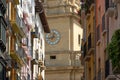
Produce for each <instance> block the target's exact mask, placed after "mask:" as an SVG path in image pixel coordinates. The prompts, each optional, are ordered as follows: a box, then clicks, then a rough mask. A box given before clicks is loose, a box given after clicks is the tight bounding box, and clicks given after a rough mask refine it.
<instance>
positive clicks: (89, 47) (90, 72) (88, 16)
mask: <svg viewBox="0 0 120 80" xmlns="http://www.w3.org/2000/svg"><path fill="white" fill-rule="evenodd" d="M86 5H87V6H88V7H87V8H85V7H84V6H86ZM94 9H95V6H94V1H91V3H90V4H89V2H88V1H85V4H82V9H81V17H85V18H84V20H83V21H82V26H84V32H83V33H84V37H83V42H82V46H83V47H82V49H83V50H82V51H83V54H82V61H83V65H84V79H85V80H93V79H94V75H95V24H94V23H95V19H94V17H95V12H94Z"/></svg>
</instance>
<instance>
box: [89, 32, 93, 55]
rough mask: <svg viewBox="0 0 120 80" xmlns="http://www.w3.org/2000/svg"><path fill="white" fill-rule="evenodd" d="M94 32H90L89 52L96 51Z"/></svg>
mask: <svg viewBox="0 0 120 80" xmlns="http://www.w3.org/2000/svg"><path fill="white" fill-rule="evenodd" d="M94 42H95V40H94V34H93V33H90V34H89V36H88V54H90V53H92V51H94Z"/></svg>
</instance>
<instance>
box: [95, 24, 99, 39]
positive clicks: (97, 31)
mask: <svg viewBox="0 0 120 80" xmlns="http://www.w3.org/2000/svg"><path fill="white" fill-rule="evenodd" d="M96 33H97V36H96V37H97V41H98V40H99V39H100V25H98V26H97V30H96Z"/></svg>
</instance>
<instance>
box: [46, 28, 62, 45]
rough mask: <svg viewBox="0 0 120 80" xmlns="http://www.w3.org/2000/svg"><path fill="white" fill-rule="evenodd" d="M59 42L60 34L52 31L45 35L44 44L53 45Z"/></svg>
mask: <svg viewBox="0 0 120 80" xmlns="http://www.w3.org/2000/svg"><path fill="white" fill-rule="evenodd" d="M59 41H60V33H59V32H58V31H57V30H55V29H52V30H51V33H48V34H46V42H47V43H48V44H51V45H55V44H57V43H58V42H59Z"/></svg>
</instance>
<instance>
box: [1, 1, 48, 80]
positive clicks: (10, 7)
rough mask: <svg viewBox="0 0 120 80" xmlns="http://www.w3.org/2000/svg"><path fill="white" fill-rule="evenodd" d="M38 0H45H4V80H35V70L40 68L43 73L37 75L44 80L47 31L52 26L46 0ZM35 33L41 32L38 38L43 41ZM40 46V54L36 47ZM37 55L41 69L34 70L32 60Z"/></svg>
mask: <svg viewBox="0 0 120 80" xmlns="http://www.w3.org/2000/svg"><path fill="white" fill-rule="evenodd" d="M36 1H37V2H38V3H41V2H40V1H38V0H35V1H34V0H12V1H11V0H0V35H1V36H0V80H35V78H34V77H33V75H34V72H35V71H39V69H40V71H39V72H38V73H39V74H42V75H40V76H39V75H38V74H35V76H37V77H36V79H39V80H44V71H43V70H44V69H45V68H44V65H43V64H44V58H45V56H44V55H45V43H44V32H45V33H49V32H50V30H49V26H48V24H47V20H46V16H45V13H44V10H43V7H42V4H40V5H39V4H35V2H36ZM41 9H42V12H39V11H40V10H41ZM36 10H37V12H35V11H36ZM35 25H36V26H37V27H38V30H35ZM32 33H33V34H34V33H38V34H37V37H34V38H38V39H39V40H41V41H40V42H41V43H39V41H38V43H39V44H38V43H36V42H35V40H34V39H33V34H32ZM35 35H36V34H35ZM38 35H39V37H38ZM33 42H34V43H33ZM35 43H36V44H38V46H35ZM33 44H34V46H33ZM36 47H37V48H39V51H38V55H39V56H37V57H35V51H33V49H34V48H36ZM41 47H42V48H41ZM33 53H34V54H33ZM36 58H37V59H38V62H37V64H39V69H38V68H36V69H37V70H33V63H32V62H34V59H35V60H36ZM41 62H42V63H41ZM32 70H33V71H32Z"/></svg>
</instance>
